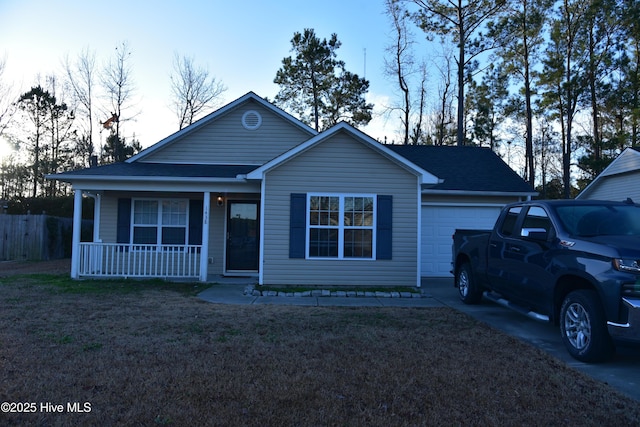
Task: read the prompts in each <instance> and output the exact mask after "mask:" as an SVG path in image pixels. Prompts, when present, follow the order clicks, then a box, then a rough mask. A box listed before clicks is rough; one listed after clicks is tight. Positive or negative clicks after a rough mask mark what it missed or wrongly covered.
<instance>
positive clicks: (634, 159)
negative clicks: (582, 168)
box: [576, 148, 640, 203]
mask: <svg viewBox="0 0 640 427" xmlns="http://www.w3.org/2000/svg"><path fill="white" fill-rule="evenodd" d="M627 198H631V199H632V200H633V201H635V202H636V203H638V202H640V149H638V148H626V149H624V150H623V151H622V153H620V155H618V157H616V158H615V160H614V161H612V162H611V163H610V164H609V166H607V167H606V168H605V169H604V170H603V171H602V172H601V173H600V174H599V175H598V176H597V177H596V178H595V179H594V180H593V181H591V183H590V184H589V185H587V186H586V187H585V188H584V190H582V191H581V192H580V194H578V195H577V196H576V199H583V200H615V201H619V202H620V201H623V200H627Z"/></svg>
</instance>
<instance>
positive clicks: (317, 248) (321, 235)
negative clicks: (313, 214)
mask: <svg viewBox="0 0 640 427" xmlns="http://www.w3.org/2000/svg"><path fill="white" fill-rule="evenodd" d="M309 256H312V257H337V256H338V230H335V229H331V228H312V229H311V230H310V238H309Z"/></svg>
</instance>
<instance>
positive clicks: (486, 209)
mask: <svg viewBox="0 0 640 427" xmlns="http://www.w3.org/2000/svg"><path fill="white" fill-rule="evenodd" d="M500 210H501V207H499V206H423V208H422V245H421V256H422V259H421V269H422V275H423V276H427V277H447V276H451V273H450V270H451V243H452V239H451V236H452V235H453V233H454V231H455V230H456V228H466V229H490V228H492V227H493V224H494V223H495V221H496V219H497V218H498V216H499V215H500Z"/></svg>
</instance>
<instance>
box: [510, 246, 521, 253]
mask: <svg viewBox="0 0 640 427" xmlns="http://www.w3.org/2000/svg"><path fill="white" fill-rule="evenodd" d="M509 249H510V250H512V251H513V252H520V248H519V247H517V246H511V247H510V248H509Z"/></svg>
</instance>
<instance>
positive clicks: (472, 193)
mask: <svg viewBox="0 0 640 427" xmlns="http://www.w3.org/2000/svg"><path fill="white" fill-rule="evenodd" d="M422 194H432V195H449V196H451V195H454V196H511V197H534V196H537V195H538V194H539V193H538V192H536V191H487V190H482V191H474V190H433V189H429V188H427V189H423V190H422Z"/></svg>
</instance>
